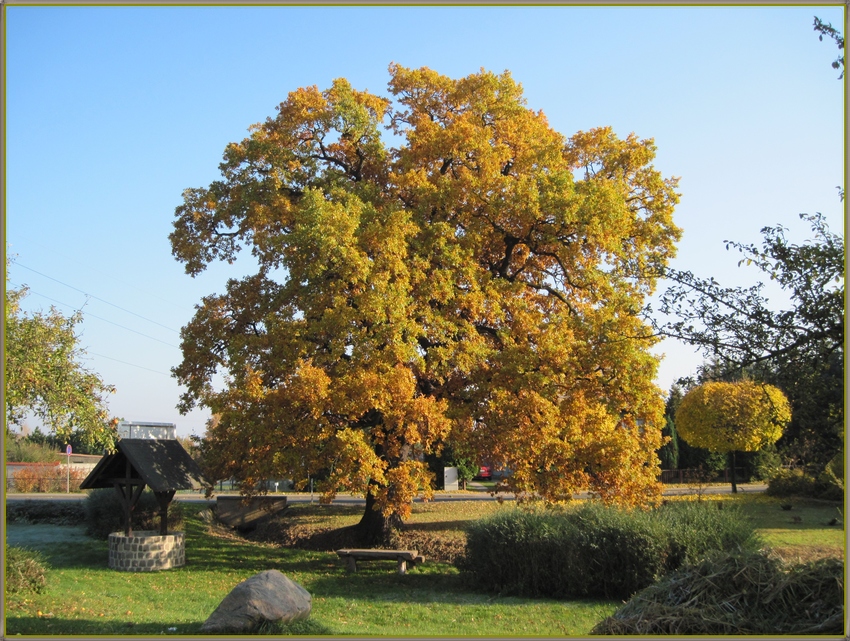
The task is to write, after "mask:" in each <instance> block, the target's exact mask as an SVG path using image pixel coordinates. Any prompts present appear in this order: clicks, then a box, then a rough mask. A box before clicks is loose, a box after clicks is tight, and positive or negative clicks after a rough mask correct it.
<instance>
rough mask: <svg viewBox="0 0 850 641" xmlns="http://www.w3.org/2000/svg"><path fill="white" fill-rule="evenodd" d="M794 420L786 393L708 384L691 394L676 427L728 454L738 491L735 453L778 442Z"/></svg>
mask: <svg viewBox="0 0 850 641" xmlns="http://www.w3.org/2000/svg"><path fill="white" fill-rule="evenodd" d="M790 420H791V405H790V404H789V403H788V399H787V398H786V397H785V394H783V393H782V391H781V390H780V389H779V388H777V387H774V386H772V385H765V384H763V383H756V382H753V381H738V382H734V383H727V382H711V383H704V384H702V385H700V386H698V387H695V388H694V389H692V390H691V391H689V392H688V393H687V394H686V395H685V398H684V399H682V404H681V405H680V406H679V409H678V410H677V411H676V426H677V428H678V430H679V433H680V434H681V435H682V438H684V439H685V440H686V441H688V442H689V443H693V444H694V445H698V446H700V447H704V448H706V449H708V450H711V451H714V452H728V453H729V454H730V458H731V461H730V463H731V467H732V492H737V491H738V487H737V483H736V478H735V452H737V451H744V452H755V451H757V450H760V449H761V448H762V447H764V446H765V445H768V444H770V443H775V442H776V441H777V440H779V437H780V436H782V431H783V430H784V429H785V426H786V425H788V423H789V421H790Z"/></svg>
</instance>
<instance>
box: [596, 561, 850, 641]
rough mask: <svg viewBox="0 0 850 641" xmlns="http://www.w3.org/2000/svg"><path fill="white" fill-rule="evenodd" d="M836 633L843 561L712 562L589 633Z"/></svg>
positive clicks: (688, 570) (637, 599)
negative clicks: (797, 562) (790, 562)
mask: <svg viewBox="0 0 850 641" xmlns="http://www.w3.org/2000/svg"><path fill="white" fill-rule="evenodd" d="M843 633H844V562H843V561H841V560H838V559H822V560H819V561H814V562H811V563H803V564H796V565H789V564H786V563H784V562H783V561H781V560H780V559H778V558H775V557H772V556H769V555H768V554H765V553H763V552H749V553H740V552H739V553H735V554H728V553H727V554H720V555H713V556H710V557H708V558H706V559H705V560H703V561H701V562H698V563H695V564H693V565H687V566H685V567H683V568H682V569H680V570H678V571H676V572H674V573H672V574H670V575H668V576H667V577H666V578H664V579H662V580H661V581H659V582H658V583H656V584H654V585H652V586H650V587H648V588H645V589H644V590H642V591H640V592H638V593H637V594H636V595H635V596H633V597H632V599H631V600H630V601H629V602H628V603H627V604H626V605H624V606H623V607H622V608H621V609H620V610H618V611H617V612H615V613H614V614H613V615H612V616H610V617H608V618H607V619H605V620H604V621H602V622H601V623H599V624H598V625H597V626H596V627H595V628H594V629H593V630H592V632H591V634H617V635H635V634H639V635H650V634H659V635H660V634H664V635H670V634H674V635H682V634H711V635H717V634H771V635H775V634H837V635H841V634H843Z"/></svg>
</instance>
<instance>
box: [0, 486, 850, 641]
mask: <svg viewBox="0 0 850 641" xmlns="http://www.w3.org/2000/svg"><path fill="white" fill-rule="evenodd" d="M712 500H722V501H723V502H727V501H728V502H735V503H737V504H740V505H741V507H742V508H743V510H744V512H745V514H746V515H747V518H753V519H755V521H756V523H757V524H758V528H759V533H760V534H761V535H762V537H763V538H764V540H765V541H766V543H767V544H769V545H770V546H773V547H776V548H777V549H778V550H779V551H781V552H782V554H783V556H786V557H789V558H799V559H800V560H808V559H810V558H819V557H820V556H825V555H833V556H834V555H840V556H843V549H844V529H843V519H842V518H841V514H840V513H839V512H838V508H837V505H835V504H822V503H816V502H811V501H804V500H784V499H783V500H780V499H772V498H770V497H767V496H763V495H739V496H736V497H732V496H726V497H723V498H715V497H712ZM782 504H791V505H792V509H791V510H787V511H786V510H783V509H782V508H781V505H782ZM199 509H200V508H198V507H195V506H190V505H188V504H187V505H186V506H185V513H186V527H185V530H186V565H185V566H184V567H182V568H179V569H175V570H168V571H164V572H155V573H124V572H116V571H114V570H110V569H109V568H108V567H107V546H106V542H105V541H95V540H92V539H88V538H85V537H81V536H79V535H80V529H79V528H68V530H69V531H70V532H72V533H73V534H74V535H76V539H75V540H73V541H72V542H68V543H59V542H57V541H56V539H55V536H56V531H57V529H58V530H62V528H61V527H60V526H41V527H43V528H49V529H50V536H45V537H43V538H41V539H39V538H38V537H35V536H33V537H30V538H29V540H30V541H31V542H32V544H31V545H29V546H28V547H33V548H35V549H39V550H40V551H42V552H43V553H44V554H45V556H46V558H47V561H48V565H49V572H48V587H47V589H46V590H45V591H44V593H42V594H37V595H32V594H31V595H25V596H19V595H12V596H10V597H7V600H6V610H5V616H6V632H7V635H9V636H13V635H16V634H22V635H39V636H44V635H83V636H90V635H110V636H114V635H120V636H126V635H147V636H150V635H169V634H175V635H197V634H198V633H199V629H200V626H201V624H202V623H203V622H204V621H205V620H206V618H207V617H208V616H209V614H210V613H211V612H212V611H213V610H214V609H215V607H216V606H217V605H218V603H219V602H220V601H221V600H222V599H223V598H224V596H225V595H226V594H227V593H228V592H229V591H230V590H231V589H232V588H233V587H234V586H235V585H236V584H237V583H239V582H240V581H242V580H244V579H246V578H248V577H249V576H251V575H253V574H256V573H257V572H261V571H263V570H268V569H278V570H280V571H281V572H283V573H284V574H286V575H287V576H289V577H290V578H291V579H293V580H294V581H296V582H298V583H300V584H301V585H303V586H304V587H305V588H306V589H307V590H308V591H309V592H310V593H311V594H312V596H313V610H312V613H311V616H310V618H309V619H308V620H307V621H304V622H299V623H297V624H294V625H293V626H291V627H289V628H280V627H274V628H271V629H269V630H265V631H263V632H264V634H265V633H271V634H281V633H284V634H285V633H292V634H298V635H329V636H337V635H357V636H440V635H443V636H447V635H451V636H488V637H510V636H531V635H534V636H538V635H539V636H549V637H551V636H559V637H564V636H583V635H586V634H587V633H588V632H589V631H590V629H591V628H592V627H593V626H594V625H595V624H596V623H597V622H599V621H601V620H602V619H604V618H605V617H607V616H608V615H610V614H612V613H613V612H614V611H615V610H616V609H617V607H619V606H620V605H621V603H620V602H615V601H598V600H587V601H556V600H544V599H527V598H514V597H500V596H496V595H493V594H488V593H484V592H481V591H478V590H476V589H475V587H474V586H470V585H467V584H466V583H465V580H464V577H463V575H461V574H460V573H459V572H458V570H457V569H456V568H455V567H454V566H453V565H451V564H448V563H440V562H435V561H434V560H433V559H432V558H429V559H428V561H426V563H425V564H424V565H421V566H419V567H417V569H416V570H413V571H411V572H409V573H408V574H406V575H398V574H396V573H395V571H394V570H395V562H391V561H386V562H372V563H364V564H361V566H360V568H359V570H358V572H357V573H354V574H350V573H348V572H347V571H346V570H345V566H344V563H343V562H342V561H341V560H340V559H339V558H338V557H337V556H336V555H335V554H333V553H332V552H323V551H311V550H304V549H294V548H291V547H284V546H279V545H270V544H262V543H257V542H252V541H246V540H244V539H241V538H240V537H237V536H232V535H231V536H227V535H225V536H222V535H221V534H220V533H219V534H214V533H213V532H211V531H210V529H209V526H207V524H206V523H205V522H204V521H203V520H202V519H201V518H199V516H198V511H199ZM360 509H361V508H353V507H346V506H333V507H323V508H320V507H319V506H306V505H305V506H300V505H299V506H293V507H291V508H290V510H289V516H288V517H287V518H290V519H292V520H294V521H297V522H298V524H299V526H300V527H332V528H337V527H342V526H344V525H350V524H352V523H354V522H356V521H357V519H358V518H359V516H360ZM499 509H506V508H505V506H501V505H500V504H499V503H497V502H495V501H486V502H472V501H470V502H459V503H449V502H446V503H443V502H440V503H424V504H416V506H415V510H414V513H413V515H412V517H411V519H410V520H409V521H408V529H409V530H410V531H411V533H412V534H411V535H412V536H420V537H425V536H439V537H442V538H443V539H446V540H452V539H453V538H454V537H457V538H462V537H463V534H462V531H463V527H464V526H465V524H466V523H468V522H469V521H471V520H474V519H477V518H480V517H481V516H484V515H486V514H489V513H492V512H493V511H495V510H499ZM794 517H798V518H799V522H796V521H797V519H795V518H794ZM835 517H838V519H839V525H837V526H830V525H827V523H828V522H829V521H830V520H831V519H832V518H835ZM25 527H33V526H23V525H18V524H16V523H7V536H8V537H9V539H10V540H12V539H13V538H14V537H13V535H14V534H15V533H16V532H17V531H18V530H16V528H25ZM437 609H438V610H439V614H438V615H437V614H435V611H436V610H437Z"/></svg>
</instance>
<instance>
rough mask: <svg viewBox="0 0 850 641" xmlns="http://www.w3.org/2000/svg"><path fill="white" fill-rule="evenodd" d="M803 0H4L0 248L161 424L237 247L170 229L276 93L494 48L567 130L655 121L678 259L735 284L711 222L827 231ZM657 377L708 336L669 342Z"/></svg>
mask: <svg viewBox="0 0 850 641" xmlns="http://www.w3.org/2000/svg"><path fill="white" fill-rule="evenodd" d="M815 15H817V16H818V17H820V18H821V19H822V20H824V21H826V22H831V23H832V24H833V25H834V26H835V27H837V28H839V29H840V30H841V31H842V32H844V9H843V7H842V6H826V5H824V6H812V5H807V6H797V7H783V6H773V7H766V6H749V7H722V6H713V7H696V6H680V7H662V6H657V7H624V6H619V7H614V6H611V7H579V6H560V7H543V6H538V7H500V6H491V7H450V6H432V7H404V6H395V7H374V6H373V7H293V6H274V7H214V6H209V7H200V6H184V7H121V6H117V7H73V6H53V7H45V6H15V5H13V6H5V7H4V19H5V29H6V51H5V84H6V109H5V133H6V137H5V154H6V175H5V185H4V187H5V193H4V197H5V221H6V238H5V245H6V251H7V252H8V253H9V254H11V255H13V256H14V257H15V261H16V262H15V264H13V265H12V267H11V269H10V271H9V275H10V282H11V283H12V284H13V285H16V286H17V285H21V284H27V285H29V287H30V288H31V294H30V296H29V297H28V298H27V299H26V300H25V302H24V307H25V309H28V310H33V309H39V308H42V309H47V308H48V307H49V306H50V305H55V306H56V307H57V308H58V309H59V310H60V311H62V312H63V313H66V314H70V313H71V312H72V311H73V310H75V309H79V308H80V307H81V306H83V305H84V307H83V313H84V316H85V320H84V322H83V324H82V325H81V327H80V329H81V345H82V346H83V347H85V348H86V349H87V351H88V355H87V357H86V360H85V364H86V365H87V366H88V367H89V368H91V369H93V370H95V371H97V372H98V373H99V374H100V375H101V376H102V377H103V378H104V380H106V381H107V382H108V383H111V384H113V385H115V386H116V388H117V392H116V394H114V395H113V396H112V397H111V400H110V410H111V412H112V414H113V415H115V416H118V417H121V418H124V419H127V420H139V421H158V422H159V421H164V422H174V423H176V424H177V426H178V433H180V434H191V433H195V434H198V435H200V434H202V433H203V430H204V421H205V420H206V418H207V417H208V414H207V413H206V412H204V411H196V412H193V413H191V414H189V415H187V416H181V415H180V414H179V413H178V412H177V410H176V409H175V405H176V403H177V401H178V396H179V392H180V390H179V388H178V386H177V384H176V381H175V380H174V379H173V378H172V377H171V376H170V375H169V371H170V369H171V368H172V367H173V366H175V365H177V364H178V363H179V361H180V358H181V354H180V350H179V348H178V347H177V346H178V345H179V335H178V332H179V330H180V328H181V327H182V326H183V325H184V324H185V323H186V322H187V321H188V320H189V319H190V318H191V316H192V313H193V306H194V305H195V304H196V303H197V302H199V301H200V298H201V297H202V296H203V295H206V294H210V293H218V292H221V291H223V289H224V284H225V282H226V279H227V278H228V277H230V276H239V275H241V274H242V273H244V272H245V270H246V266H245V265H244V264H243V265H240V264H239V263H237V264H236V265H234V266H226V265H225V266H214V267H211V268H209V269H208V270H207V271H206V272H204V273H203V274H202V275H201V276H199V277H197V278H195V279H192V278H191V277H189V276H187V275H185V273H184V271H183V267H182V265H180V264H179V263H177V262H176V261H175V260H174V259H173V258H172V256H171V249H170V245H169V242H168V234H169V233H170V231H171V229H172V220H173V218H174V208H175V207H176V206H177V205H179V204H180V203H181V193H182V191H183V190H184V189H186V188H190V187H201V186H206V185H207V184H209V183H210V182H211V181H212V180H215V179H216V178H217V177H218V169H217V168H218V163H219V162H220V160H221V154H222V152H223V150H224V148H225V146H226V145H227V143H229V142H231V141H237V140H241V139H242V138H244V137H245V136H246V135H247V128H248V127H249V126H250V125H251V124H253V123H256V122H260V121H262V120H265V118H266V117H268V116H273V115H274V114H275V107H276V106H277V105H278V104H279V103H280V102H281V101H283V100H284V99H285V98H286V95H287V93H288V92H289V91H292V90H294V89H296V88H298V87H302V86H307V85H314V84H315V85H318V87H319V88H320V89H324V88H326V87H328V86H330V84H331V82H332V80H333V79H334V78H338V77H346V78H348V79H349V80H350V81H351V83H352V84H353V86H355V87H356V88H358V89H368V90H370V91H372V92H375V93H379V94H384V95H386V94H387V92H386V85H387V81H388V79H389V77H388V74H387V67H388V65H389V64H390V62H397V63H400V64H402V65H404V66H407V67H420V66H427V67H430V68H432V69H435V70H436V71H438V72H440V73H442V74H445V75H448V76H451V77H461V76H464V75H467V74H469V73H473V72H476V71H478V70H479V69H480V68H482V67H483V68H485V69H487V70H491V71H495V72H501V71H504V70H506V69H507V70H510V71H511V73H512V75H513V77H514V78H515V79H516V80H517V81H519V82H520V83H522V85H523V87H524V89H525V96H526V99H527V101H528V106H529V107H530V108H532V109H534V110H538V109H542V110H543V111H544V112H545V113H546V115H547V117H548V118H549V122H550V124H551V125H552V126H553V127H554V128H555V129H557V130H558V131H560V132H561V133H562V134H564V135H567V136H569V135H572V134H573V133H575V132H577V131H579V130H587V129H589V128H591V127H597V126H604V125H610V126H612V127H613V128H614V130H615V131H616V132H617V133H618V135H620V136H626V135H628V134H629V133H630V132H635V133H636V134H637V135H638V136H639V137H641V138H654V139H655V143H656V145H657V148H658V151H657V158H656V163H655V165H656V167H657V168H658V169H659V170H660V171H661V172H662V173H663V174H664V175H665V176H671V175H673V176H679V177H680V178H681V181H680V189H679V191H680V192H681V194H682V197H681V203H680V205H679V207H678V208H677V212H676V222H677V224H678V225H679V226H680V227H682V228H683V229H684V236H683V238H682V241H681V242H680V244H679V252H678V257H677V258H676V260H675V263H674V266H675V267H677V268H679V269H689V270H691V271H694V272H695V273H697V274H700V275H703V276H709V275H713V276H715V278H717V279H718V280H719V281H720V282H722V283H724V284H729V285H749V284H753V283H754V282H755V280H757V279H758V273H757V272H755V271H754V270H752V269H751V270H747V269H746V268H738V267H737V254H733V253H731V252H726V251H725V250H724V243H723V241H724V240H727V239H730V240H738V241H742V242H754V243H757V242H758V241H759V240H760V238H761V236H760V234H759V230H760V229H761V228H762V227H764V226H766V225H775V224H782V225H784V226H786V227H788V228H789V229H790V236H791V237H792V238H793V239H795V240H797V241H802V240H804V239H805V238H807V237H808V236H807V233H808V231H809V229H808V227H807V226H806V225H805V224H803V223H802V222H801V221H800V220H799V219H798V214H799V213H800V212H810V213H812V212H816V211H819V212H822V213H823V214H824V215H825V216H826V217H827V220H828V221H829V224H830V227H831V228H832V229H833V230H834V231H838V232H841V233H843V228H844V213H843V205H842V203H840V202H839V200H838V197H837V190H836V186H837V185H843V184H844V175H845V167H844V143H845V130H844V91H845V83H844V82H843V81H839V80H837V76H838V72H837V71H835V70H833V69H832V68H831V67H830V63H831V62H832V60H834V59H835V58H836V56H837V55H838V50H837V48H836V47H835V45H834V43H832V42H831V41H824V42H819V41H818V38H817V34H816V33H815V32H814V31H813V30H812V22H813V17H814V16H815ZM658 351H659V352H664V353H666V358H665V360H664V361H663V362H662V365H661V369H660V375H659V379H658V384H659V386H660V387H661V388H662V389H665V390H666V389H668V388H669V386H670V384H671V383H672V382H673V381H674V380H675V379H676V378H678V377H679V376H684V375H688V374H692V373H694V371H695V369H696V367H697V366H698V365H699V364H700V363H701V362H702V357H701V356H700V355H698V354H696V353H694V351H693V350H692V349H691V348H689V347H686V346H682V345H678V344H675V343H672V342H670V341H667V342H665V343H664V344H663V345H662V346H661V347H660V349H659V350H658Z"/></svg>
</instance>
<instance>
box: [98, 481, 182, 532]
mask: <svg viewBox="0 0 850 641" xmlns="http://www.w3.org/2000/svg"><path fill="white" fill-rule="evenodd" d="M85 504H86V533H87V534H88V535H89V536H92V537H94V538H97V539H108V538H109V535H110V534H111V533H112V532H117V531H119V530H123V529H124V506H123V505H122V503H121V500H120V498H119V497H118V493H117V492H116V491H115V490H114V489H110V488H105V489H100V490H93V491H92V492H91V493H90V494H89V495H88V497H87V498H86V501H85ZM181 527H183V506H182V505H181V504H180V503H179V502H177V501H172V502H171V503H170V504H169V506H168V531H169V532H172V531H174V530H179V529H180V528H181ZM133 529H134V530H157V531H158V530H159V502H158V501H157V500H156V496H155V495H154V493H153V492H152V491H150V490H149V489H146V490H145V491H144V492H142V495H141V496H140V497H139V501H138V502H137V503H136V508H135V510H134V511H133Z"/></svg>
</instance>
